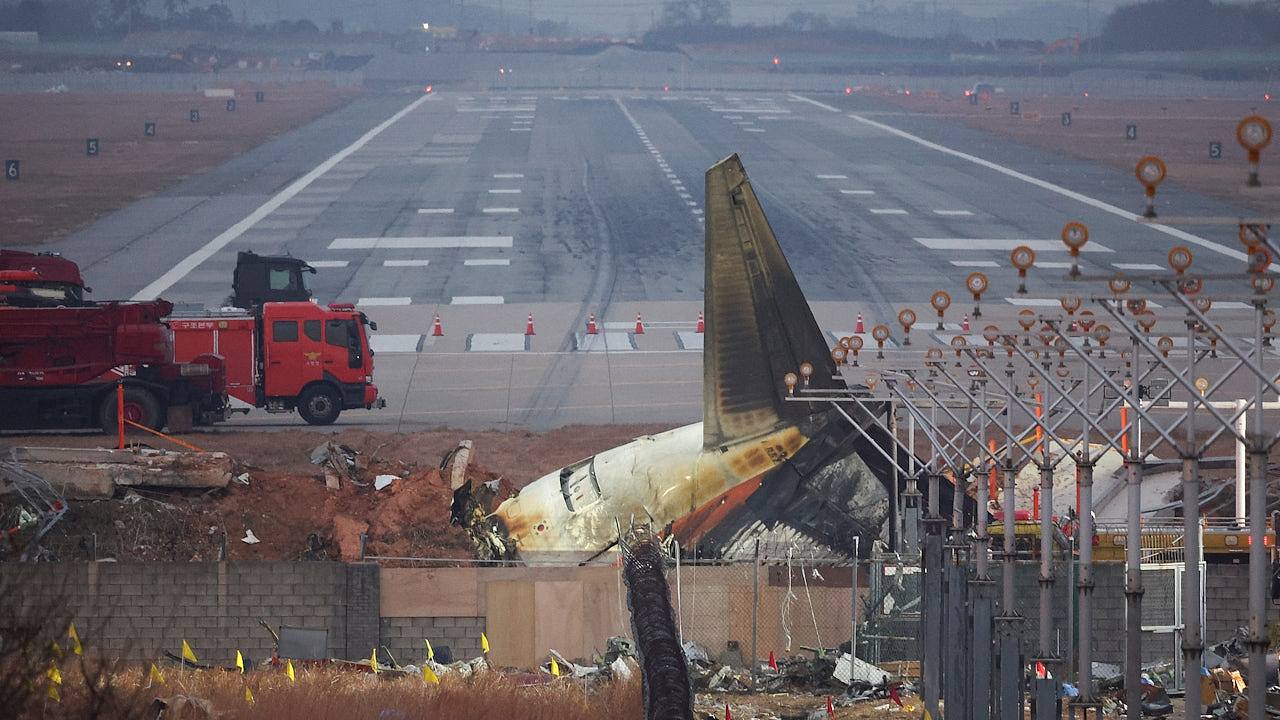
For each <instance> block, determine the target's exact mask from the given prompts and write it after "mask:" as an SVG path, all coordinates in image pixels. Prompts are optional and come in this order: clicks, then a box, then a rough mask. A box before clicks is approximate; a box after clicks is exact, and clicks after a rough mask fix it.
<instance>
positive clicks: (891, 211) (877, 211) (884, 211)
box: [869, 208, 907, 215]
mask: <svg viewBox="0 0 1280 720" xmlns="http://www.w3.org/2000/svg"><path fill="white" fill-rule="evenodd" d="M869 212H870V213H871V214H872V215H906V214H907V211H906V210H903V209H901V208H871V209H870V211H869Z"/></svg>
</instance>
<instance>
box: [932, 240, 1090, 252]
mask: <svg viewBox="0 0 1280 720" xmlns="http://www.w3.org/2000/svg"><path fill="white" fill-rule="evenodd" d="M912 240H915V241H916V242H918V243H920V244H921V245H923V246H925V247H927V248H929V249H930V250H1012V249H1014V248H1016V247H1018V246H1019V245H1026V246H1027V247H1029V248H1031V249H1032V250H1035V251H1036V252H1067V246H1066V245H1063V244H1062V242H1061V241H1059V240H1024V239H1020V238H1014V239H1007V240H1006V239H1001V238H912ZM1080 252H1095V253H1109V252H1113V250H1112V249H1111V248H1109V247H1107V246H1106V245H1102V244H1099V243H1096V242H1090V243H1089V244H1088V245H1085V246H1084V247H1083V248H1081V249H1080Z"/></svg>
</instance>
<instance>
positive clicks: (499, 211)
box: [480, 207, 520, 215]
mask: <svg viewBox="0 0 1280 720" xmlns="http://www.w3.org/2000/svg"><path fill="white" fill-rule="evenodd" d="M480 212H483V213H487V214H489V215H504V214H505V215H509V214H511V213H518V212H520V208H513V207H489V208H484V209H483V210H481V211H480Z"/></svg>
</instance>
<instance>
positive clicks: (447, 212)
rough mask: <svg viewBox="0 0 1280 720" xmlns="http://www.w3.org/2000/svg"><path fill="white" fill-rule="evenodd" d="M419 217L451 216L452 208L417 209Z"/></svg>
mask: <svg viewBox="0 0 1280 720" xmlns="http://www.w3.org/2000/svg"><path fill="white" fill-rule="evenodd" d="M418 214H419V215H452V214H453V208H418Z"/></svg>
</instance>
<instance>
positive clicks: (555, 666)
mask: <svg viewBox="0 0 1280 720" xmlns="http://www.w3.org/2000/svg"><path fill="white" fill-rule="evenodd" d="M551 674H552V675H554V676H555V677H560V663H558V662H556V656H555V655H552V656H551Z"/></svg>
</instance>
